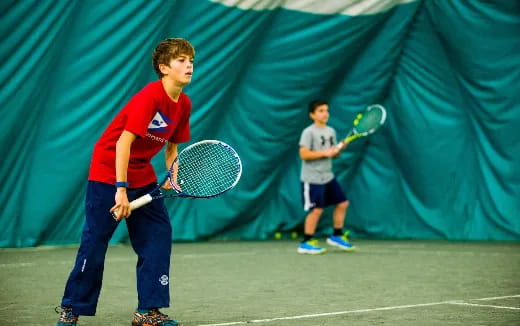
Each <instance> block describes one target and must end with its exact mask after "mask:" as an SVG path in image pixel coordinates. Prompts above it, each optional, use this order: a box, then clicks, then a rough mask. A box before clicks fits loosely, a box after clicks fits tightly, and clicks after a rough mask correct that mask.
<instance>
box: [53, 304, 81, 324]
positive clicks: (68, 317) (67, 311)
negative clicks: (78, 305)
mask: <svg viewBox="0 0 520 326" xmlns="http://www.w3.org/2000/svg"><path fill="white" fill-rule="evenodd" d="M59 309H61V311H58V310H59ZM54 311H56V313H57V314H59V315H60V321H62V322H64V323H72V322H75V321H78V318H79V317H78V316H76V315H74V314H73V313H72V308H70V307H60V306H58V307H56V308H54Z"/></svg>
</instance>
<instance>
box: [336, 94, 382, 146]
mask: <svg viewBox="0 0 520 326" xmlns="http://www.w3.org/2000/svg"><path fill="white" fill-rule="evenodd" d="M385 121H386V110H385V108H384V107H383V106H382V105H380V104H372V105H369V106H367V108H366V109H365V111H363V112H360V113H358V114H357V115H356V118H355V119H354V122H353V125H354V126H353V127H352V129H351V130H350V131H349V133H348V135H347V137H345V138H344V139H343V140H342V141H341V142H339V144H338V145H337V147H338V148H341V147H343V146H345V144H348V143H350V142H351V141H353V140H355V139H358V138H362V137H366V136H368V135H371V134H373V133H374V132H376V131H377V129H379V128H380V127H381V126H382V125H383V124H384V123H385Z"/></svg>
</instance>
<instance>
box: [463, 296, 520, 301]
mask: <svg viewBox="0 0 520 326" xmlns="http://www.w3.org/2000/svg"><path fill="white" fill-rule="evenodd" d="M511 298H520V294H517V295H506V296H505V297H490V298H480V299H470V300H480V301H486V300H500V299H511Z"/></svg>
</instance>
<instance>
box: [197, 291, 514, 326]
mask: <svg viewBox="0 0 520 326" xmlns="http://www.w3.org/2000/svg"><path fill="white" fill-rule="evenodd" d="M518 297H520V295H519V294H517V295H507V296H501V297H492V298H478V299H467V300H494V299H508V298H518ZM467 300H449V301H440V302H431V303H419V304H410V305H403V306H391V307H380V308H369V309H357V310H346V311H336V312H326V313H320V314H311V315H298V316H288V317H275V318H266V319H254V320H245V321H234V322H227V323H219V324H201V325H197V326H230V325H243V324H251V323H269V322H272V321H276V320H293V319H303V318H315V317H327V316H337V315H347V314H355V313H363V312H372V311H385V310H396V309H407V308H417V307H429V306H438V305H443V304H464V301H467ZM468 305H471V304H468ZM481 306H488V307H492V306H489V305H481ZM495 307H496V308H502V309H503V308H504V307H502V306H495ZM506 309H507V308H506ZM514 309H519V310H520V308H514Z"/></svg>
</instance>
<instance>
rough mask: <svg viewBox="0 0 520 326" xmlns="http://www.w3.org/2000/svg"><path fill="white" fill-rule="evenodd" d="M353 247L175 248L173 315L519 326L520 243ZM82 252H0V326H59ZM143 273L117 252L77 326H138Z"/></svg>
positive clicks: (234, 320)
mask: <svg viewBox="0 0 520 326" xmlns="http://www.w3.org/2000/svg"><path fill="white" fill-rule="evenodd" d="M321 242H322V243H324V241H321ZM354 243H355V244H356V245H357V246H358V247H359V250H358V251H357V252H354V253H344V252H339V251H336V250H334V249H330V248H329V249H328V252H327V253H326V254H324V255H320V256H304V255H299V254H297V253H296V246H297V243H296V241H291V240H278V241H275V240H273V241H264V242H245V241H244V242H240V241H210V242H204V243H175V244H174V247H173V252H174V253H173V258H172V264H171V267H172V270H171V295H172V307H170V308H167V309H164V312H166V313H168V314H170V315H171V316H173V317H174V318H175V319H177V320H179V321H182V322H183V323H184V325H185V326H200V325H213V326H217V325H218V326H225V325H246V324H247V325H249V324H251V325H267V326H278V325H287V326H296V325H298V326H300V325H305V326H307V325H308V326H310V325H321V326H332V325H334V326H336V325H520V243H518V242H516V243H513V242H493V243H483V242H478V243H477V242H443V241H442V242H441V241H431V242H425V241H368V240H359V241H355V242H354ZM76 250H77V247H43V248H27V249H2V250H0V282H1V283H0V325H30V326H38V325H55V323H56V319H57V315H56V314H55V312H54V307H55V306H57V305H59V302H60V299H61V295H62V293H63V286H64V284H65V281H66V278H67V276H68V274H69V272H70V269H71V267H72V264H73V260H74V257H75V253H76ZM135 262H136V257H135V254H134V253H133V251H132V249H131V247H130V246H126V245H117V246H110V247H109V250H108V253H107V259H106V266H105V275H104V283H103V290H102V292H101V297H100V301H99V305H98V310H97V315H96V316H95V317H82V318H81V319H80V323H79V325H85V326H87V325H91V326H94V325H114V326H118V325H126V326H128V325H130V320H131V316H132V312H133V310H134V308H135V306H136V290H135V272H134V270H135V269H134V266H135Z"/></svg>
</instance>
